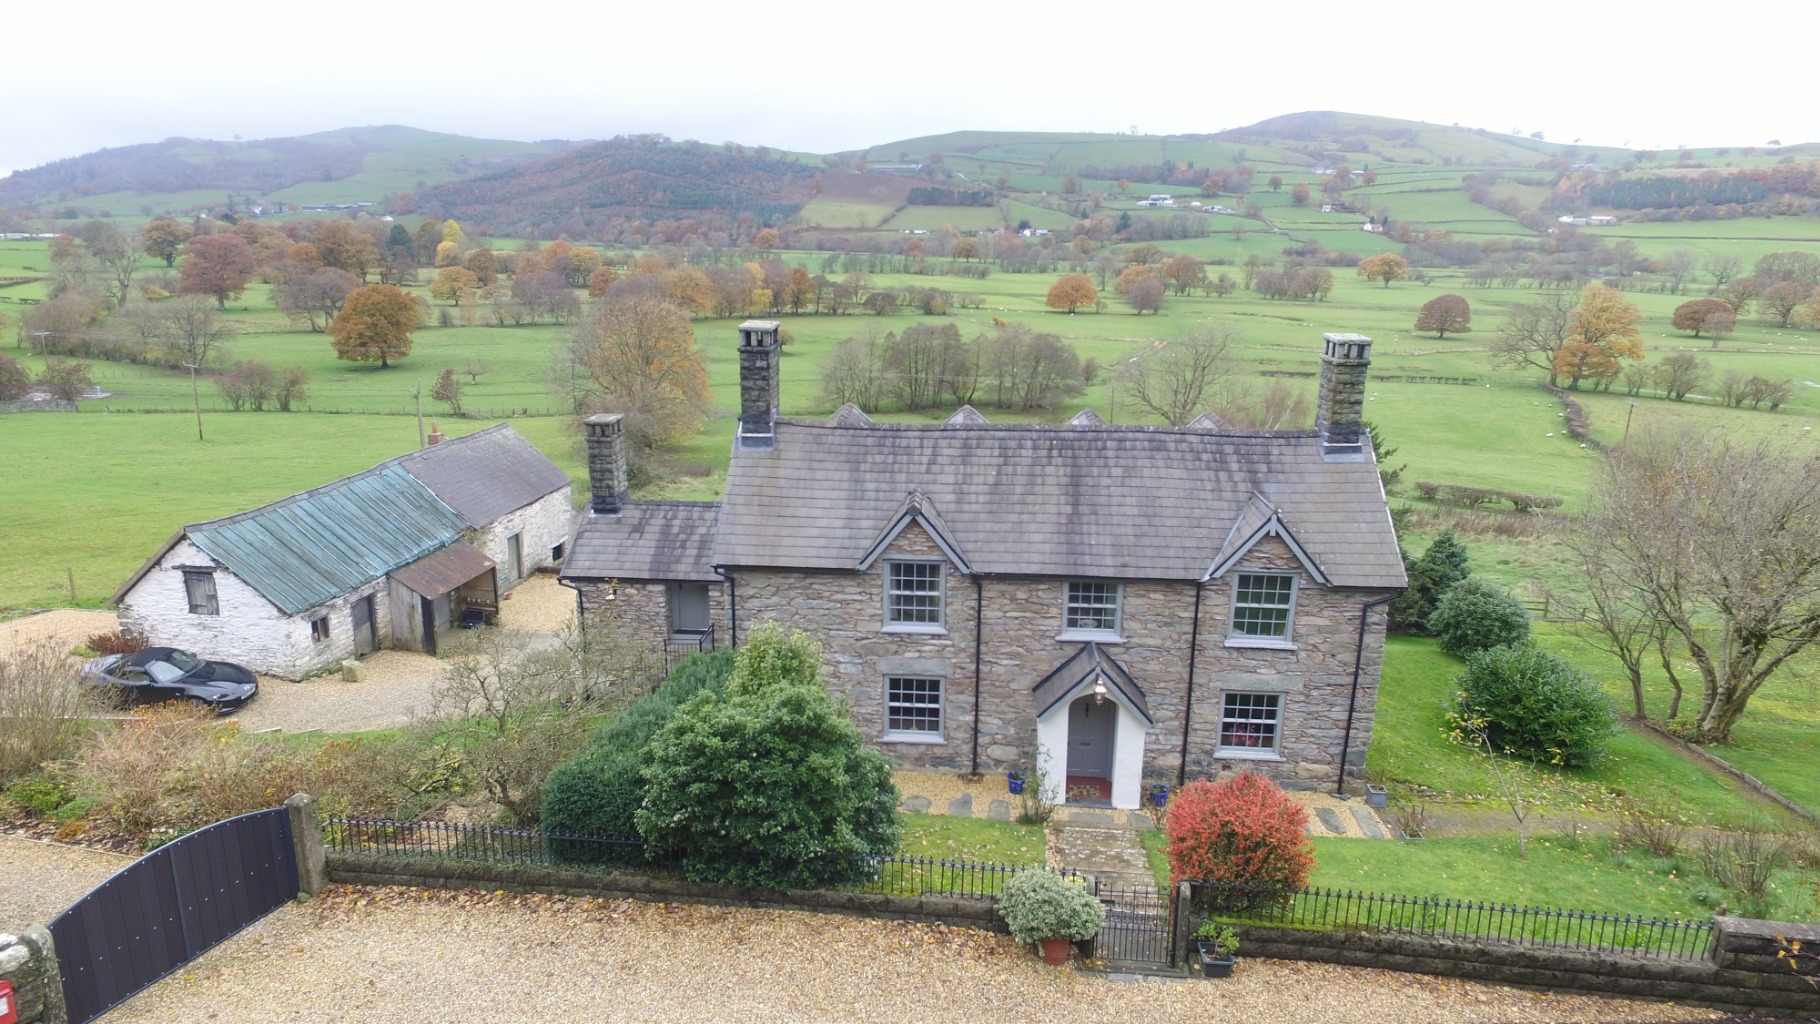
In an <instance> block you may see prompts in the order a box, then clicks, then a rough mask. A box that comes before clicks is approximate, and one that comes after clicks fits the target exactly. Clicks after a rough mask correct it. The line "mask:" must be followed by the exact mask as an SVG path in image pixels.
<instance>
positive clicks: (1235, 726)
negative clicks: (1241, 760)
mask: <svg viewBox="0 0 1820 1024" xmlns="http://www.w3.org/2000/svg"><path fill="white" fill-rule="evenodd" d="M1282 722H1283V695H1282V694H1280V693H1228V694H1226V695H1225V700H1224V701H1223V702H1222V703H1221V706H1220V748H1219V753H1221V754H1236V755H1240V756H1245V755H1251V756H1256V755H1260V754H1266V755H1268V754H1275V753H1276V749H1277V736H1278V733H1279V732H1280V730H1281V726H1282Z"/></svg>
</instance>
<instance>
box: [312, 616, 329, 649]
mask: <svg viewBox="0 0 1820 1024" xmlns="http://www.w3.org/2000/svg"><path fill="white" fill-rule="evenodd" d="M328 638H329V617H328V616H327V615H318V616H316V617H315V618H313V619H311V620H310V639H311V640H314V641H316V642H317V643H322V642H323V641H324V640H327V639H328Z"/></svg>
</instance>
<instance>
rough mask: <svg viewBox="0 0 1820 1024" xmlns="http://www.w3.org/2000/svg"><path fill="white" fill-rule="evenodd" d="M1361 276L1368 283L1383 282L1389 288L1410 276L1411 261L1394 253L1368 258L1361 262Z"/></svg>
mask: <svg viewBox="0 0 1820 1024" xmlns="http://www.w3.org/2000/svg"><path fill="white" fill-rule="evenodd" d="M1359 276H1360V277H1362V278H1364V279H1365V280H1367V281H1382V282H1384V287H1386V288H1389V287H1390V282H1392V281H1401V280H1403V279H1404V278H1406V277H1408V276H1409V261H1408V260H1406V259H1404V258H1403V257H1401V256H1398V255H1397V254H1396V253H1394V252H1386V253H1379V254H1378V255H1376V256H1368V257H1366V258H1365V259H1362V260H1360V261H1359Z"/></svg>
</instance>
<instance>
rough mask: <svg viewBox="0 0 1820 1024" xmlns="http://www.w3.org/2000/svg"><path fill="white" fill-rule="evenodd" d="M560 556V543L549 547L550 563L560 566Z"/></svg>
mask: <svg viewBox="0 0 1820 1024" xmlns="http://www.w3.org/2000/svg"><path fill="white" fill-rule="evenodd" d="M562 555H563V545H562V544H561V543H557V544H555V545H552V546H551V548H550V561H551V562H552V563H554V564H556V565H561V564H562Z"/></svg>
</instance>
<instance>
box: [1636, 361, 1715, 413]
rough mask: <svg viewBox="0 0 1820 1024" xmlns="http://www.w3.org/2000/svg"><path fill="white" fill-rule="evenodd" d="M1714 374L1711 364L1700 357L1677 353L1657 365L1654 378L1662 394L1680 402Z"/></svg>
mask: <svg viewBox="0 0 1820 1024" xmlns="http://www.w3.org/2000/svg"><path fill="white" fill-rule="evenodd" d="M1636 365H1639V366H1641V365H1642V364H1641V363H1639V364H1636ZM1712 372H1713V368H1712V366H1711V364H1709V363H1708V362H1707V361H1706V360H1704V359H1701V358H1700V357H1699V356H1696V355H1694V354H1693V353H1691V352H1676V353H1675V354H1674V355H1672V356H1669V357H1668V358H1667V359H1664V360H1662V361H1661V362H1660V363H1658V364H1656V369H1655V374H1654V376H1655V381H1656V386H1657V387H1659V388H1661V389H1662V393H1663V394H1665V395H1667V396H1668V397H1669V398H1671V399H1673V400H1674V401H1677V402H1679V401H1681V400H1682V399H1684V398H1686V397H1687V395H1688V392H1690V391H1692V390H1694V389H1695V388H1697V387H1700V386H1701V385H1703V384H1705V383H1706V381H1707V379H1708V378H1710V377H1711V376H1712Z"/></svg>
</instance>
